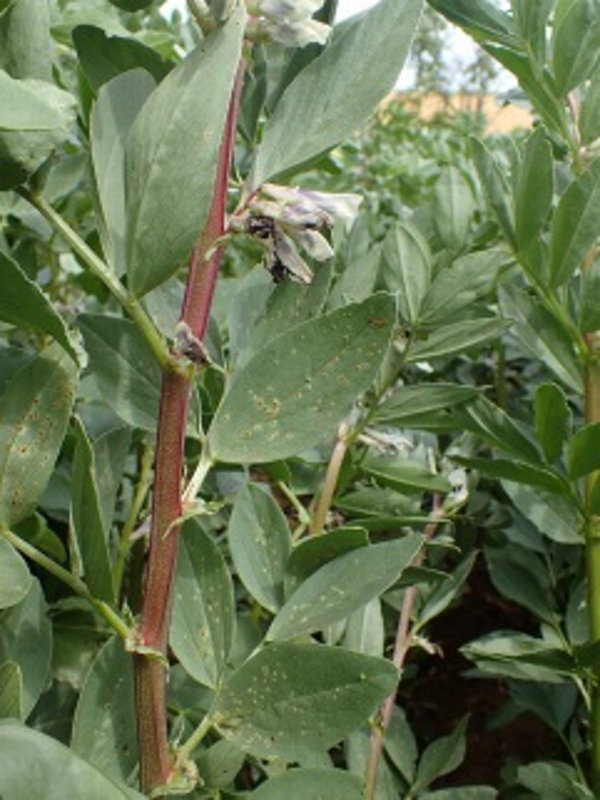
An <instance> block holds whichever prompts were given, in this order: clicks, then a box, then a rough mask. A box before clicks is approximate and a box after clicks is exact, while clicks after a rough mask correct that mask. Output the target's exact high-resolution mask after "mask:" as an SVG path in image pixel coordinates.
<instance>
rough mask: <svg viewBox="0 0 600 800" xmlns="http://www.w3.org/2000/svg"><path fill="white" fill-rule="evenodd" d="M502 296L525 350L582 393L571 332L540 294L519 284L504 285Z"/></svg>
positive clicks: (503, 312) (506, 313)
mask: <svg viewBox="0 0 600 800" xmlns="http://www.w3.org/2000/svg"><path fill="white" fill-rule="evenodd" d="M499 299H500V308H501V310H502V314H503V315H504V316H505V317H507V318H512V320H513V328H512V332H513V333H514V334H515V336H516V337H517V339H518V340H519V342H520V343H521V345H522V346H523V347H524V348H525V350H526V351H528V353H529V354H530V355H532V356H533V357H534V358H535V359H538V360H539V361H541V362H542V363H543V364H544V365H545V366H546V367H547V368H548V369H549V370H551V371H552V372H554V374H555V375H556V376H557V378H559V380H561V381H562V382H563V383H565V384H566V385H567V386H568V387H569V388H570V389H572V390H573V391H574V392H576V393H577V394H581V393H582V392H583V384H582V379H581V369H580V367H579V361H578V356H577V354H576V352H575V347H574V345H573V340H572V337H571V335H570V333H569V332H568V331H566V330H565V328H564V327H563V325H562V324H561V323H560V322H559V321H558V320H557V319H556V317H555V316H554V315H553V314H551V312H550V311H548V309H547V308H546V307H545V306H543V305H542V304H541V303H540V302H539V301H538V300H537V298H535V297H533V296H531V295H529V294H527V292H525V291H522V290H521V289H519V288H518V287H516V286H510V287H508V286H507V287H503V288H502V289H501V290H500V295H499Z"/></svg>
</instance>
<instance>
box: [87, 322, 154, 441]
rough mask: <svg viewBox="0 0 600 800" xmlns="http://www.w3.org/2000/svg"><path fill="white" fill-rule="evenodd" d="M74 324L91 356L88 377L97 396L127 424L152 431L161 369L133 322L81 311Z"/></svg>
mask: <svg viewBox="0 0 600 800" xmlns="http://www.w3.org/2000/svg"><path fill="white" fill-rule="evenodd" d="M77 325H78V327H79V329H80V330H81V333H82V335H83V340H84V342H85V348H86V350H87V353H88V356H89V359H90V361H89V369H90V372H91V376H90V378H89V380H90V382H91V383H92V385H93V386H94V388H95V390H96V393H97V397H98V399H99V400H101V401H103V402H105V403H106V404H107V405H109V406H110V408H112V410H113V411H114V412H115V414H117V415H118V416H119V417H121V419H122V420H123V421H124V422H127V423H128V424H129V425H133V426H135V427H138V428H142V429H143V430H149V431H153V430H154V429H155V427H156V416H157V414H158V401H159V396H160V368H159V366H158V363H157V361H156V358H155V357H154V354H153V352H152V350H151V349H150V347H149V345H148V343H147V342H146V340H145V339H144V337H143V336H142V335H141V334H140V332H139V330H138V328H137V327H136V325H135V323H133V322H131V321H130V320H127V319H122V318H121V317H111V316H108V315H106V316H101V315H94V314H82V315H81V316H80V317H78V318H77Z"/></svg>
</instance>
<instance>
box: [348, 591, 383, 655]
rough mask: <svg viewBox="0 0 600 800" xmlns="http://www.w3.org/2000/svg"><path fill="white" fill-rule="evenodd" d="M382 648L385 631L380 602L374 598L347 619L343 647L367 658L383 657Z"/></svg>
mask: <svg viewBox="0 0 600 800" xmlns="http://www.w3.org/2000/svg"><path fill="white" fill-rule="evenodd" d="M384 646H385V629H384V624H383V614H382V611H381V601H380V600H379V598H378V597H375V598H373V600H370V601H369V602H368V603H367V604H366V605H365V606H363V608H360V609H359V610H358V611H354V613H352V614H351V615H350V616H349V617H348V620H347V622H346V631H345V633H344V647H347V648H348V650H355V651H356V652H357V653H365V655H368V656H383V655H384Z"/></svg>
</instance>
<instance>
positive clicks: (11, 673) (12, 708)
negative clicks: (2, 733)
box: [0, 661, 23, 719]
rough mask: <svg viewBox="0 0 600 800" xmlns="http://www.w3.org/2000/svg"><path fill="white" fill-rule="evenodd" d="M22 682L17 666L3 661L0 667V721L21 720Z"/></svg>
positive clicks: (11, 662)
mask: <svg viewBox="0 0 600 800" xmlns="http://www.w3.org/2000/svg"><path fill="white" fill-rule="evenodd" d="M22 692H23V680H22V678H21V670H20V669H19V665H18V664H15V663H14V661H5V662H4V663H3V664H2V665H0V719H22V718H23V713H22V711H21V694H22Z"/></svg>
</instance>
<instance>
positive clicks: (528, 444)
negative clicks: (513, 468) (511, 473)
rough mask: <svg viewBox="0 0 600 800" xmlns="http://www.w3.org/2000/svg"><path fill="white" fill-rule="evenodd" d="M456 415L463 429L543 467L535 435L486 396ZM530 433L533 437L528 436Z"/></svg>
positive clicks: (492, 444)
mask: <svg viewBox="0 0 600 800" xmlns="http://www.w3.org/2000/svg"><path fill="white" fill-rule="evenodd" d="M455 415H456V417H457V420H458V422H459V424H460V425H461V426H463V427H464V428H465V429H466V430H469V431H472V432H473V433H475V434H477V436H479V437H480V438H481V439H483V441H484V442H487V444H489V445H491V446H492V447H496V448H498V449H499V450H503V451H504V452H505V453H510V454H511V455H514V456H516V457H517V458H519V459H521V460H523V461H528V462H530V463H532V464H535V465H538V464H541V458H540V454H539V451H538V449H537V447H536V446H535V444H534V442H533V435H532V434H533V432H530V431H529V430H528V429H527V428H526V427H525V426H524V425H517V423H516V422H514V421H513V419H512V418H511V417H510V416H509V415H508V414H507V413H506V412H505V411H503V410H502V409H501V408H499V406H496V405H494V403H492V402H491V401H490V400H488V399H487V398H486V397H478V398H477V399H476V400H474V401H473V402H472V403H468V404H466V405H463V406H461V407H460V408H458V409H456V411H455ZM528 434H529V435H528Z"/></svg>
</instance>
